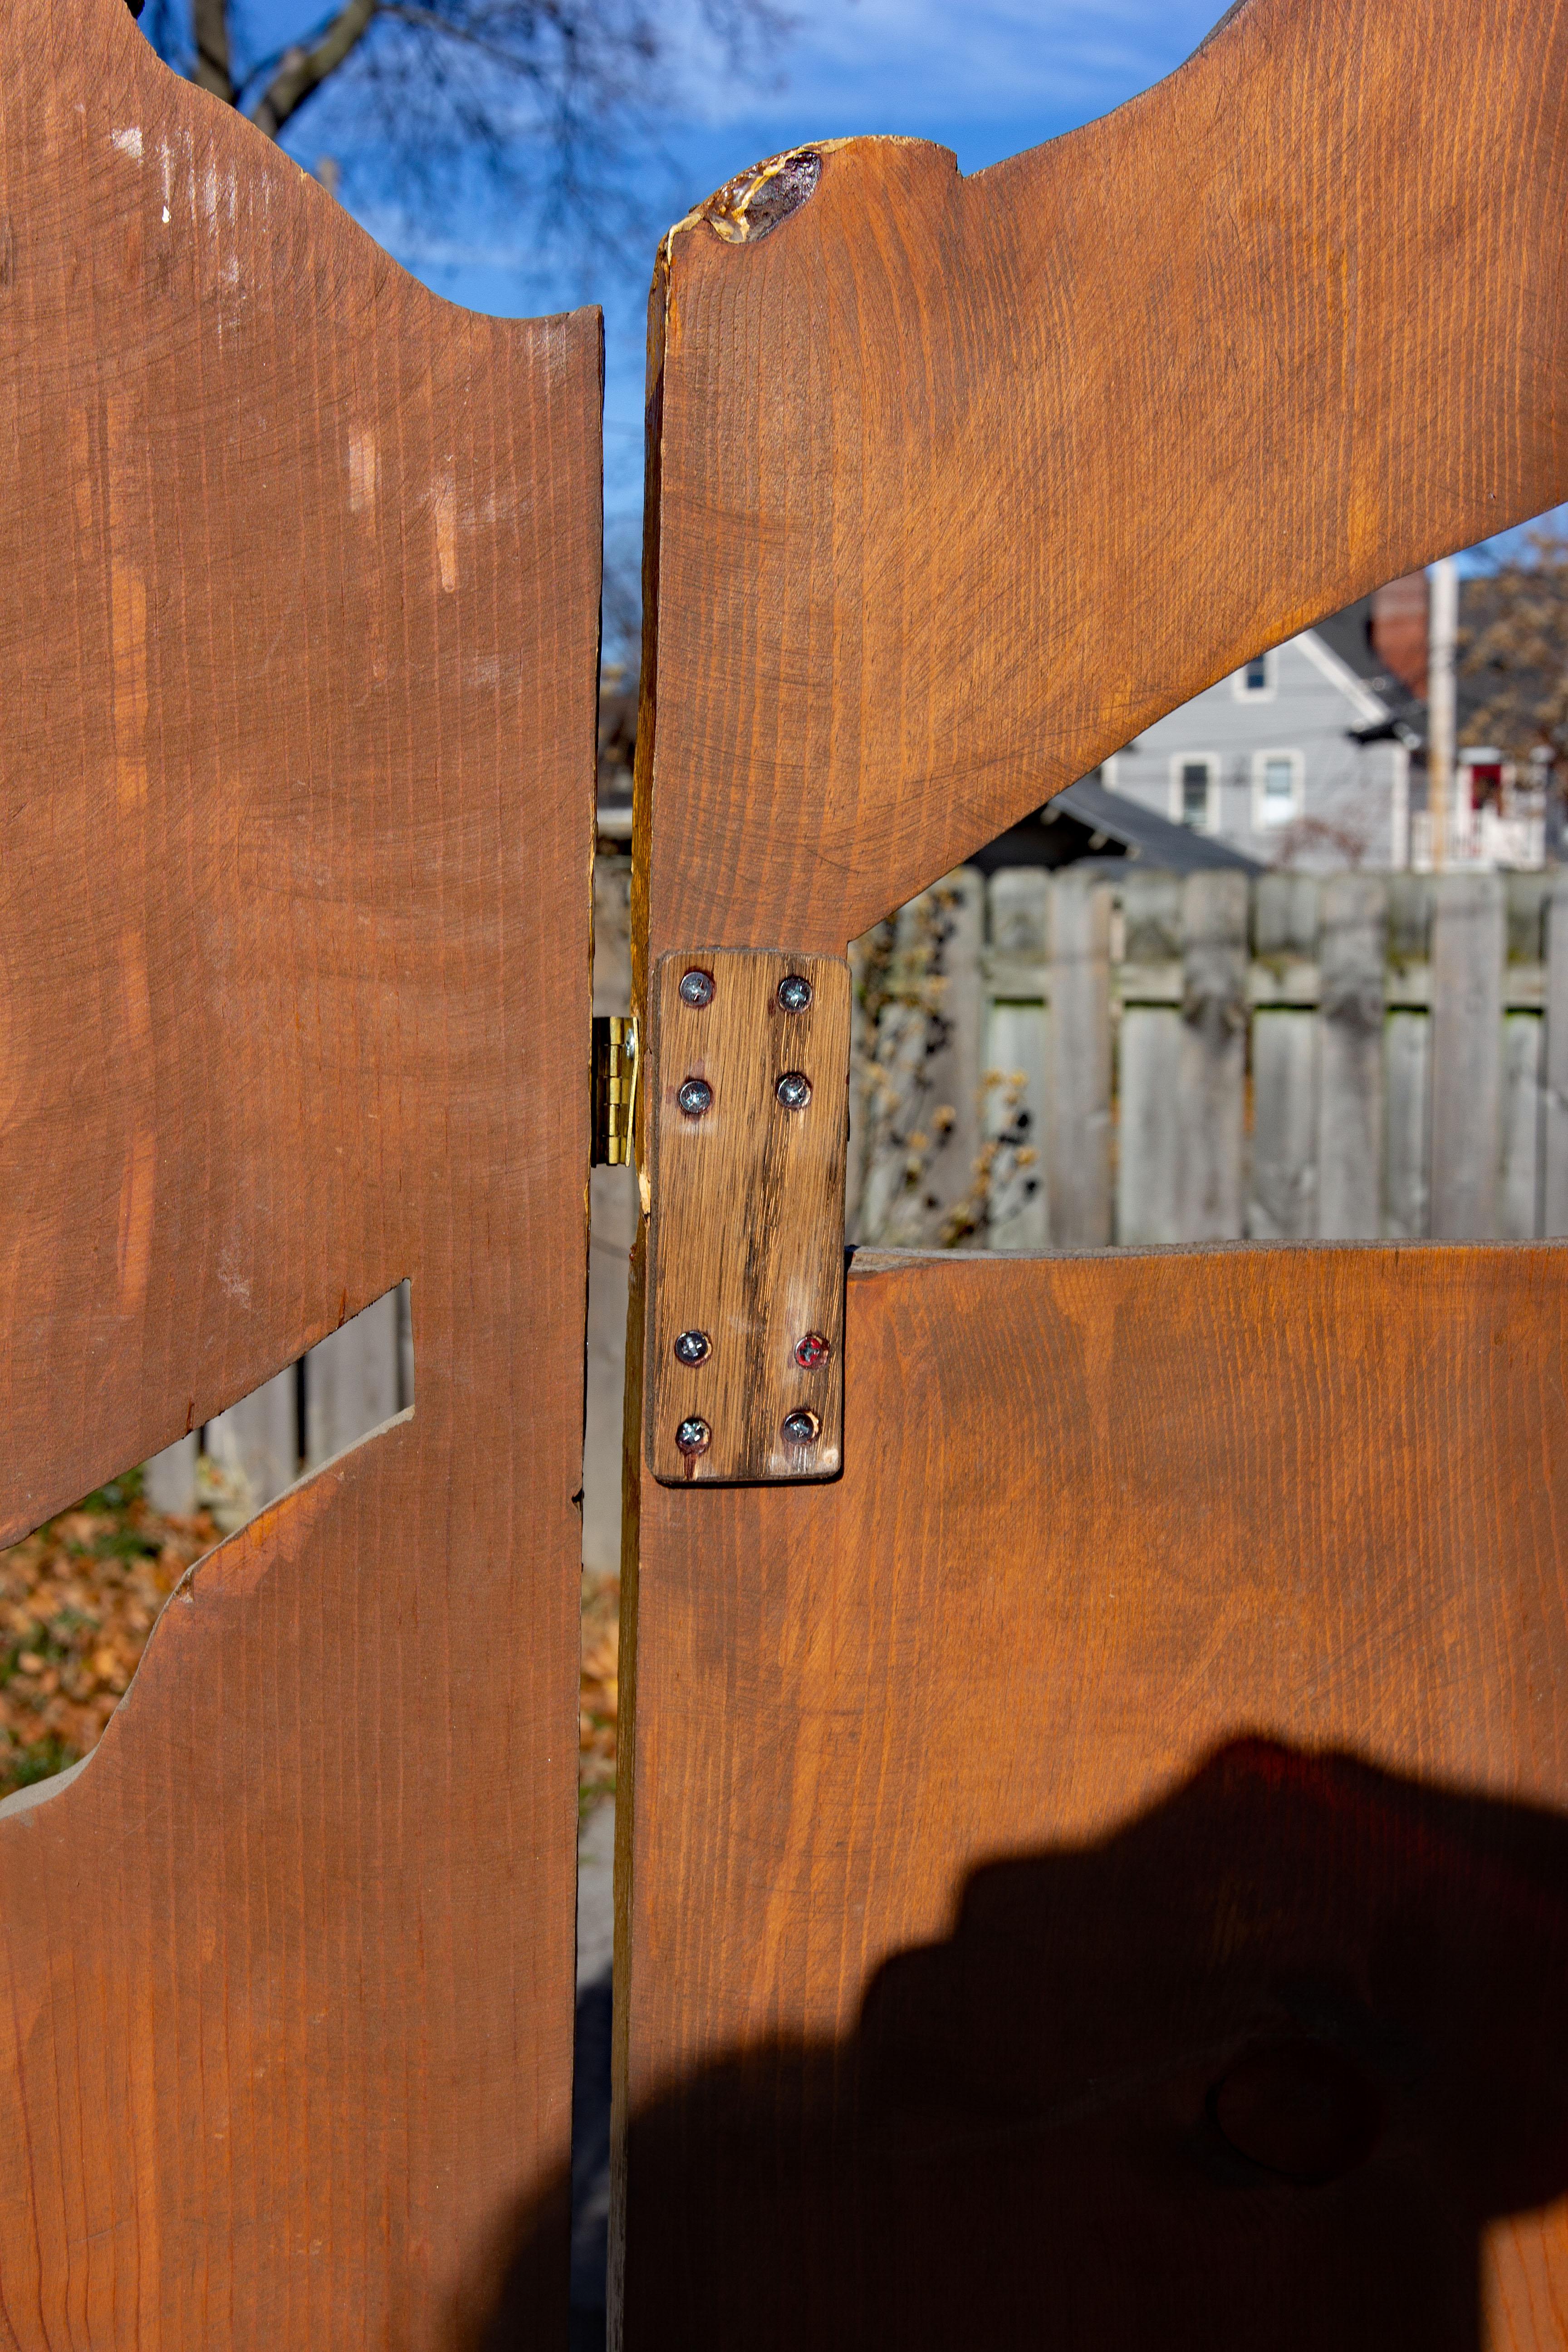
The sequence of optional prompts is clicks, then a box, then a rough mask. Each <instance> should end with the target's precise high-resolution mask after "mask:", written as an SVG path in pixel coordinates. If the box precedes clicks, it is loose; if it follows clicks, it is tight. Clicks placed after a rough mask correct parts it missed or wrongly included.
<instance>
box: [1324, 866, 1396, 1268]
mask: <svg viewBox="0 0 1568 2352" xmlns="http://www.w3.org/2000/svg"><path fill="white" fill-rule="evenodd" d="M1318 958H1319V969H1320V978H1319V1013H1318V1021H1317V1024H1316V1025H1317V1028H1318V1054H1319V1089H1320V1091H1319V1098H1318V1223H1317V1230H1318V1232H1319V1234H1321V1236H1322V1237H1323V1239H1324V1240H1325V1241H1343V1242H1360V1241H1375V1240H1376V1239H1377V1236H1378V1234H1379V1233H1380V1232H1381V1230H1382V1199H1381V1194H1382V1189H1383V1164H1384V1036H1383V1030H1384V969H1385V965H1386V962H1387V893H1386V890H1385V888H1384V884H1383V883H1382V882H1381V881H1380V880H1379V878H1378V877H1376V876H1375V875H1372V874H1338V875H1335V876H1333V877H1331V879H1330V880H1329V881H1328V882H1327V883H1326V884H1325V885H1324V887H1323V892H1322V899H1321V931H1320V936H1319V946H1318Z"/></svg>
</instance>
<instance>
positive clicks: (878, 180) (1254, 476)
mask: <svg viewBox="0 0 1568 2352" xmlns="http://www.w3.org/2000/svg"><path fill="white" fill-rule="evenodd" d="M1565 86H1568V19H1565V18H1564V16H1563V12H1562V11H1561V10H1559V9H1557V8H1554V7H1534V6H1521V5H1517V0H1485V5H1481V6H1479V7H1477V6H1475V5H1467V0H1432V5H1426V6H1423V7H1421V8H1419V9H1412V8H1409V7H1403V6H1400V5H1397V0H1247V5H1245V6H1243V7H1241V8H1238V9H1237V10H1235V11H1233V12H1232V14H1231V15H1230V16H1229V17H1228V18H1227V20H1226V23H1225V24H1224V26H1222V27H1221V28H1220V29H1219V30H1218V31H1216V32H1215V34H1214V35H1213V36H1212V37H1211V38H1210V39H1209V40H1208V41H1207V42H1205V45H1204V47H1202V48H1201V49H1200V50H1199V51H1198V53H1197V54H1196V56H1194V58H1191V59H1190V60H1189V61H1188V62H1187V63H1186V64H1185V65H1184V67H1183V68H1181V69H1180V71H1179V72H1177V73H1175V74H1174V75H1173V76H1172V77H1171V78H1170V79H1168V80H1166V81H1164V82H1163V83H1161V84H1159V85H1158V86H1157V87H1156V88H1155V89H1152V90H1150V91H1148V92H1147V93H1146V94H1145V95H1144V96H1143V97H1142V98H1140V99H1138V100H1135V101H1134V102H1133V103H1132V104H1131V105H1129V106H1126V107H1123V108H1121V109H1120V110H1118V111H1117V112H1116V113H1114V114H1112V115H1110V116H1109V117H1108V118H1107V119H1105V120H1104V121H1099V122H1095V123H1092V124H1090V125H1089V126H1088V127H1087V128H1086V129H1084V130H1082V131H1076V132H1074V133H1072V134H1071V135H1070V136H1069V137H1067V138H1064V139H1060V140H1058V141H1055V142H1052V143H1051V144H1050V145H1048V146H1046V147H1041V148H1038V149H1036V150H1035V151H1033V152H1030V153H1028V154H1025V155H1020V156H1017V157H1015V158H1014V159H1013V160H1011V161H1010V162H1008V163H1000V164H997V165H994V166H993V167H992V168H991V169H990V170H988V171H985V172H983V173H979V174H978V175H976V176H975V177H973V178H970V179H963V178H962V177H960V175H959V174H958V173H957V171H956V170H955V168H954V165H953V161H952V156H951V155H950V154H948V153H947V152H945V151H944V150H942V149H941V148H937V147H932V146H928V145H925V144H922V143H921V142H916V141H908V140H896V139H887V140H854V141H851V142H847V143H845V144H843V145H838V146H833V145H831V144H830V145H829V146H827V147H826V148H825V149H823V150H822V151H820V174H819V177H818V179H817V182H816V189H815V193H814V194H808V195H806V196H805V200H804V201H802V202H800V203H799V204H798V205H797V208H796V209H795V210H794V211H792V212H790V213H789V214H788V215H787V217H783V218H781V219H779V220H778V221H777V225H776V226H773V227H772V229H771V231H770V232H769V233H768V234H766V235H765V236H761V237H758V238H755V239H754V240H753V241H752V242H750V243H736V242H732V241H726V239H725V237H723V236H721V235H719V234H717V233H716V232H715V229H714V228H713V227H712V226H710V225H709V223H708V222H707V221H706V220H705V219H704V217H703V215H702V213H701V212H698V213H696V214H694V215H692V216H691V218H690V219H689V221H688V222H686V223H684V224H682V225H681V226H680V227H679V229H677V230H676V231H674V232H673V233H672V234H671V236H670V237H669V238H668V242H667V260H666V263H665V265H664V267H663V268H662V269H661V272H660V275H659V278H658V281H657V283H656V286H655V289H654V306H653V314H652V393H653V403H652V407H651V411H650V418H651V432H652V436H653V447H652V451H651V456H650V487H651V489H652V492H653V501H652V508H651V512H652V513H653V514H654V516H655V517H656V528H657V541H656V543H655V544H654V545H653V546H652V547H651V548H650V551H649V556H648V566H649V582H650V587H651V588H652V589H653V591H654V592H655V593H656V596H657V617H656V621H655V624H654V629H653V634H652V635H650V641H649V648H648V657H647V661H646V662H645V671H644V697H645V702H644V710H643V717H642V722H641V726H640V730H639V735H638V756H639V761H641V763H642V788H643V795H644V802H645V812H646V810H647V808H648V807H651V812H652V817H653V824H654V830H653V832H652V834H651V835H647V834H646V832H645V836H644V837H645V838H646V839H647V841H648V843H649V852H648V856H649V863H648V864H647V868H646V872H645V875H644V877H643V880H644V884H645V887H646V889H647V900H648V908H647V913H648V922H649V925H650V940H651V943H652V952H653V953H655V954H657V953H658V952H660V951H661V950H662V949H663V948H665V947H667V946H672V945H675V944H677V943H678V942H679V941H680V940H689V939H708V940H715V941H721V942H722V943H723V944H725V945H727V946H733V947H746V946H765V945H769V944H771V943H772V942H773V941H774V940H780V939H784V940H789V941H791V943H792V944H794V945H795V946H798V947H800V948H802V949H806V948H815V949H821V950H826V951H828V952H833V953H838V952H842V950H843V947H844V943H845V941H846V940H849V939H852V938H856V937H858V935H859V934H860V933H861V932H862V931H864V930H865V929H867V928H868V926H869V925H870V924H871V923H872V922H873V921H874V920H876V919H878V918H879V917H880V916H881V915H883V914H884V913H886V912H887V911H888V909H889V908H891V907H893V906H896V905H899V904H900V903H901V902H902V901H903V900H905V899H907V898H910V896H911V895H912V893H913V892H914V891H915V890H917V889H919V888H921V887H923V886H924V885H925V884H927V883H928V882H930V881H931V879H932V878H933V877H935V876H937V875H939V874H942V873H944V872H947V871H948V870H949V869H951V868H952V867H953V866H957V865H958V864H959V863H960V862H961V861H962V860H963V857H964V856H966V855H967V854H968V853H970V852H971V851H972V850H973V849H974V848H975V847H976V846H978V845H980V844H981V843H983V842H984V841H986V840H988V839H990V838H991V837H992V836H994V835H995V834H997V833H998V832H1000V831H1001V830H1002V829H1003V827H1004V826H1005V825H1007V824H1011V823H1013V822H1014V821H1015V820H1016V819H1017V818H1019V817H1021V816H1022V815H1023V814H1025V813H1026V811H1027V810H1029V809H1032V808H1035V807H1037V806H1038V804H1039V803H1040V802H1041V801H1042V800H1044V799H1046V798H1047V796H1048V795H1049V793H1052V792H1053V791H1055V790H1056V789H1058V787H1059V786H1060V785H1062V784H1065V783H1067V782H1069V781H1071V779H1073V778H1074V777H1076V776H1079V775H1081V774H1082V773H1083V772H1085V771H1086V770H1087V769H1089V768H1090V767H1092V766H1093V765H1094V764H1095V762H1096V761H1099V760H1100V759H1101V758H1102V757H1103V756H1104V755H1105V754H1107V753H1108V752H1110V751H1115V750H1116V749H1117V748H1118V747H1119V746H1120V745H1121V744H1123V743H1125V742H1127V741H1128V740H1131V738H1132V737H1133V736H1135V735H1136V734H1137V733H1138V732H1139V730H1140V729H1142V728H1143V727H1145V726H1147V725H1148V724H1149V723H1150V722H1151V721H1152V720H1153V719H1155V718H1157V717H1158V716H1160V715H1161V714H1162V713H1163V712H1164V711H1167V710H1170V709H1173V708H1174V707H1175V706H1176V705H1177V704H1179V703H1182V702H1184V701H1185V700H1186V699H1187V698H1189V697H1190V696H1192V695H1194V694H1195V693H1196V692H1198V691H1199V689H1200V688H1203V687H1205V686H1206V685H1208V684H1209V683H1210V682H1211V681H1212V680H1213V679H1215V678H1216V677H1223V676H1224V675H1225V674H1226V672H1227V671H1229V670H1231V669H1234V668H1235V667H1237V664H1238V663H1239V662H1240V661H1242V660H1243V659H1244V658H1245V657H1246V656H1248V655H1250V654H1253V653H1255V652H1258V650H1260V649H1261V648H1263V647H1264V646H1269V645H1273V644H1276V643H1278V642H1279V640H1280V639H1282V638H1284V637H1287V636H1289V635H1290V634H1291V633H1292V632H1293V631H1295V630H1297V629H1300V628H1302V627H1304V626H1306V625H1309V624H1310V622H1312V621H1314V620H1315V619H1317V618H1319V617H1320V616H1321V614H1324V613H1327V612H1331V611H1333V610H1335V609H1336V608H1338V607H1339V606H1341V605H1342V604H1345V603H1347V602H1348V601H1349V600H1350V599H1351V598H1352V597H1354V596H1357V595H1360V594H1361V593H1363V592H1364V591H1366V590H1367V589H1369V588H1371V587H1373V585H1375V584H1376V583H1380V582H1381V581H1383V580H1384V579H1386V578H1388V577H1390V576H1391V575H1393V574H1394V573H1400V572H1408V571H1410V570H1412V569H1414V568H1415V566H1416V565H1418V564H1420V563H1422V562H1426V560H1428V559H1429V558H1431V557H1433V556H1436V555H1438V554H1441V553H1443V552H1445V551H1448V550H1451V549H1454V548H1458V547H1463V546H1466V545H1468V544H1469V543H1470V542H1471V541H1475V540H1478V539H1480V538H1482V537H1484V536H1485V535H1486V534H1487V533H1489V532H1490V531H1493V530H1498V529H1500V528H1501V527H1502V526H1503V525H1504V524H1505V523H1510V522H1513V521H1515V520H1520V519H1521V518H1522V517H1525V516H1528V515H1532V514H1535V513H1538V512H1540V511H1541V510H1542V509H1544V508H1546V507H1549V506H1551V505H1552V504H1553V502H1554V501H1556V500H1557V499H1562V498H1563V496H1564V495H1568V435H1565V432H1564V427H1563V414H1562V407H1561V401H1560V397H1559V390H1558V387H1559V386H1560V384H1561V382H1562V379H1563V368H1564V363H1565V359H1568V350H1565V339H1568V300H1565V299H1564V297H1565V292H1568V283H1565V255H1568V134H1565V131H1564V116H1563V98H1562V95H1561V93H1562V91H1563V88H1564V87H1565ZM656 722H657V723H656ZM645 823H646V814H645Z"/></svg>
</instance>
